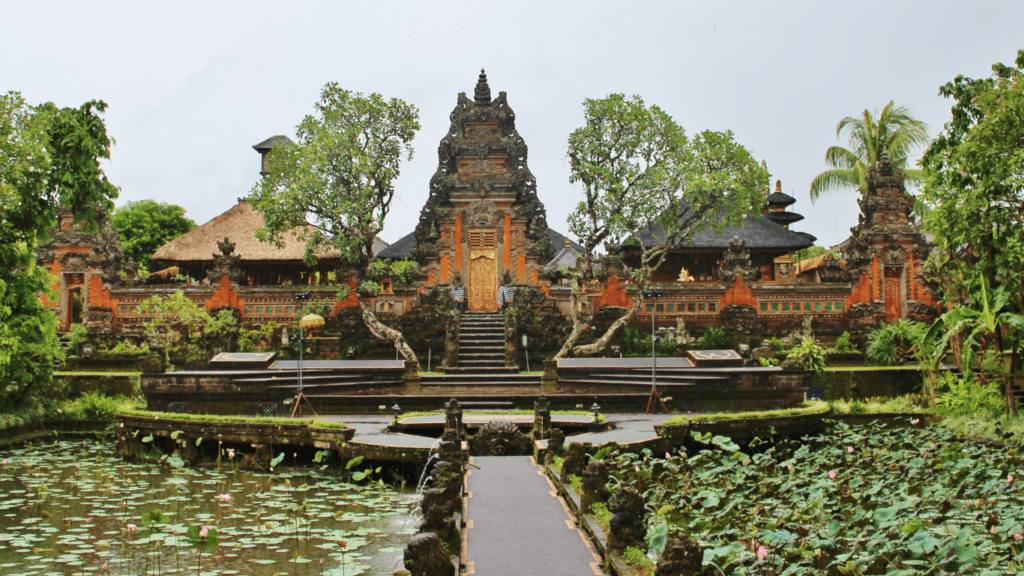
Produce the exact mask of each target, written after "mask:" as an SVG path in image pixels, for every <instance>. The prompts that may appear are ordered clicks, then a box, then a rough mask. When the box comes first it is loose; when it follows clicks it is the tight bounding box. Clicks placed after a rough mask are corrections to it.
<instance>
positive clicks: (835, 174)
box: [811, 168, 860, 204]
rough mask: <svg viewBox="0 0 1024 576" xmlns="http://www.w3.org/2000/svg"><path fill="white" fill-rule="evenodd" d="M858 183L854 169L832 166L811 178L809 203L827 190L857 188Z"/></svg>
mask: <svg viewBox="0 0 1024 576" xmlns="http://www.w3.org/2000/svg"><path fill="white" fill-rule="evenodd" d="M859 185H860V182H859V179H858V178H857V173H856V172H855V171H854V170H844V169H842V168H833V169H831V170H825V171H824V172H822V173H821V174H818V175H817V176H815V177H814V180H811V203H812V204H813V203H814V202H816V201H817V200H818V197H819V196H821V195H822V194H825V193H827V192H832V191H835V190H842V189H844V188H857V187H858V186H859Z"/></svg>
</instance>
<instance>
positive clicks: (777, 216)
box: [764, 212, 804, 224]
mask: <svg viewBox="0 0 1024 576" xmlns="http://www.w3.org/2000/svg"><path fill="white" fill-rule="evenodd" d="M764 217H765V218H767V219H769V220H771V221H772V222H776V223H778V224H792V223H793V222H799V221H801V220H803V219H804V217H803V216H801V215H800V214H797V213H796V212H769V213H767V214H765V215H764Z"/></svg>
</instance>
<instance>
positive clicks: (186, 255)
mask: <svg viewBox="0 0 1024 576" xmlns="http://www.w3.org/2000/svg"><path fill="white" fill-rule="evenodd" d="M262 227H263V216H262V215H261V214H260V213H259V212H257V211H255V210H253V209H252V206H250V205H249V203H248V202H246V201H244V200H242V201H240V202H239V203H238V204H235V205H234V206H233V207H232V208H231V209H230V210H228V211H227V212H225V213H223V214H221V215H220V216H217V217H216V218H214V219H213V220H210V221H209V222H207V223H206V224H203V225H202V226H199V227H198V228H195V229H193V230H191V231H189V232H186V233H184V234H182V235H181V236H178V237H177V238H175V239H174V240H171V241H170V242H168V243H167V244H164V245H163V246H161V247H160V249H159V250H157V251H156V253H155V254H153V258H152V259H153V260H158V261H161V262H166V263H170V262H212V261H213V254H214V253H219V252H220V251H219V250H218V249H217V242H220V241H223V240H224V238H225V237H226V238H228V239H229V240H231V241H232V242H234V243H235V251H234V254H236V255H238V256H240V257H241V258H242V262H266V261H276V262H282V261H292V262H299V261H301V260H302V257H303V255H304V254H305V252H306V243H305V242H302V241H299V240H297V239H296V238H295V235H294V234H292V235H290V237H289V238H287V240H286V241H285V243H284V246H283V247H282V248H280V249H278V248H276V247H274V245H272V244H264V243H263V242H260V241H259V240H257V239H256V230H257V229H258V228H262ZM376 244H377V243H376V242H374V247H375V248H376ZM338 255H339V254H338V252H337V251H336V250H330V251H325V252H324V253H323V254H322V255H320V258H323V259H334V258H337V257H338Z"/></svg>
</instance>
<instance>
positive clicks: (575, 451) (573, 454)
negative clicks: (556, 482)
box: [561, 443, 587, 483]
mask: <svg viewBox="0 0 1024 576" xmlns="http://www.w3.org/2000/svg"><path fill="white" fill-rule="evenodd" d="M586 465H587V448H586V446H584V445H583V444H575V443H574V444H569V448H568V450H566V453H565V461H563V462H562V476H561V478H562V482H563V483H564V482H568V481H569V475H570V474H572V475H575V476H579V475H581V474H583V467H584V466H586Z"/></svg>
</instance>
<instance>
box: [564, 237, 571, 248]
mask: <svg viewBox="0 0 1024 576" xmlns="http://www.w3.org/2000/svg"><path fill="white" fill-rule="evenodd" d="M565 247H566V248H570V247H572V242H571V241H570V240H569V238H566V239H565Z"/></svg>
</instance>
